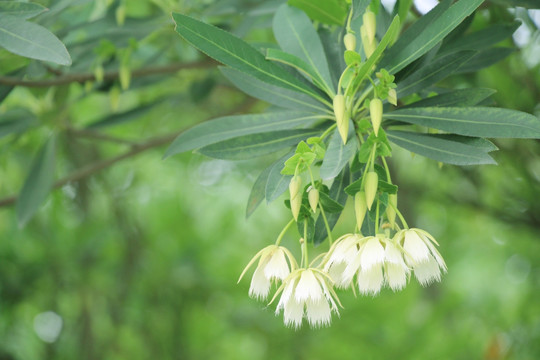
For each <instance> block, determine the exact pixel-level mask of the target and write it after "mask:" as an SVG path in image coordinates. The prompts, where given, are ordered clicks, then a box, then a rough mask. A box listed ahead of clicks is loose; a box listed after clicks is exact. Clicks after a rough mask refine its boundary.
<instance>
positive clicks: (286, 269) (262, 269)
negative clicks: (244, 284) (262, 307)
mask: <svg viewBox="0 0 540 360" xmlns="http://www.w3.org/2000/svg"><path fill="white" fill-rule="evenodd" d="M257 259H259V263H258V264H257V268H256V269H255V272H254V273H253V277H252V278H251V285H250V287H249V296H251V297H253V298H256V299H266V298H267V297H268V293H269V292H270V286H271V282H272V281H273V280H284V279H285V278H286V277H287V276H289V274H290V273H291V271H292V270H295V269H296V268H297V267H298V265H297V263H296V260H295V259H294V256H293V255H292V254H291V252H290V251H289V250H288V249H287V248H285V247H283V246H278V245H270V246H267V247H265V248H264V249H262V250H261V251H259V252H258V253H257V254H255V256H254V257H253V258H252V259H251V261H250V262H249V263H248V264H247V266H246V267H245V268H244V271H242V274H241V275H240V278H239V279H238V282H240V280H242V278H243V277H244V275H245V273H246V272H247V271H248V269H249V268H250V267H251V266H252V265H253V264H254V263H255V261H257ZM287 259H288V262H287Z"/></svg>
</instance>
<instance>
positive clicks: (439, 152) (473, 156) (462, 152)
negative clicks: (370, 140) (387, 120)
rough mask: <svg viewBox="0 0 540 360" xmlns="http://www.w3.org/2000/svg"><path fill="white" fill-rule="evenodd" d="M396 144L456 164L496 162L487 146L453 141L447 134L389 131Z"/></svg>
mask: <svg viewBox="0 0 540 360" xmlns="http://www.w3.org/2000/svg"><path fill="white" fill-rule="evenodd" d="M387 135H388V138H389V139H390V141H392V142H393V143H394V144H396V145H398V146H400V147H402V148H404V149H406V150H409V151H411V152H413V153H416V154H418V155H422V156H425V157H428V158H430V159H433V160H437V161H440V162H444V163H447V164H454V165H481V164H495V161H494V160H493V159H492V158H491V156H489V155H488V154H487V153H486V151H485V147H477V146H474V144H473V143H470V144H465V143H463V142H461V141H453V140H452V139H450V138H448V137H447V136H446V135H437V134H419V133H415V132H408V131H388V132H387Z"/></svg>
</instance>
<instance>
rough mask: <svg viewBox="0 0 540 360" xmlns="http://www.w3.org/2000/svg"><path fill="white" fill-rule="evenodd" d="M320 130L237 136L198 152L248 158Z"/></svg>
mask: <svg viewBox="0 0 540 360" xmlns="http://www.w3.org/2000/svg"><path fill="white" fill-rule="evenodd" d="M320 133H321V131H320V130H280V131H272V132H267V133H260V134H251V135H245V136H239V137H235V138H232V139H229V140H225V141H220V142H218V143H215V144H212V145H208V146H205V147H203V148H201V149H199V150H198V151H197V152H198V153H200V154H203V155H206V156H209V157H212V158H216V159H224V160H248V159H252V158H254V157H257V156H263V155H266V154H269V153H272V152H275V151H278V150H280V149H283V148H286V147H288V146H292V145H295V144H297V143H298V142H299V141H302V140H305V139H306V138H308V137H310V136H313V135H317V134H320Z"/></svg>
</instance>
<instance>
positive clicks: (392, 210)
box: [386, 194, 397, 229]
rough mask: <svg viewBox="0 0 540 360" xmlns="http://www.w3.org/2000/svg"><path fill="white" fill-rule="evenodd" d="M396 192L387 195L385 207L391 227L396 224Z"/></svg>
mask: <svg viewBox="0 0 540 360" xmlns="http://www.w3.org/2000/svg"><path fill="white" fill-rule="evenodd" d="M396 208H397V194H389V195H388V207H387V208H386V217H387V218H388V222H389V223H390V227H391V228H392V229H393V228H394V226H395V224H396Z"/></svg>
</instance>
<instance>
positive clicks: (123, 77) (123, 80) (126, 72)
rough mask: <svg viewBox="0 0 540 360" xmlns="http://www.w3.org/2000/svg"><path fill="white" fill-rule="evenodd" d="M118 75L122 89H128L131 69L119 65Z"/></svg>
mask: <svg viewBox="0 0 540 360" xmlns="http://www.w3.org/2000/svg"><path fill="white" fill-rule="evenodd" d="M118 77H119V78H120V86H121V87H122V90H127V89H129V84H130V83H131V70H130V69H129V68H128V67H127V66H125V65H120V70H119V72H118Z"/></svg>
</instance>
